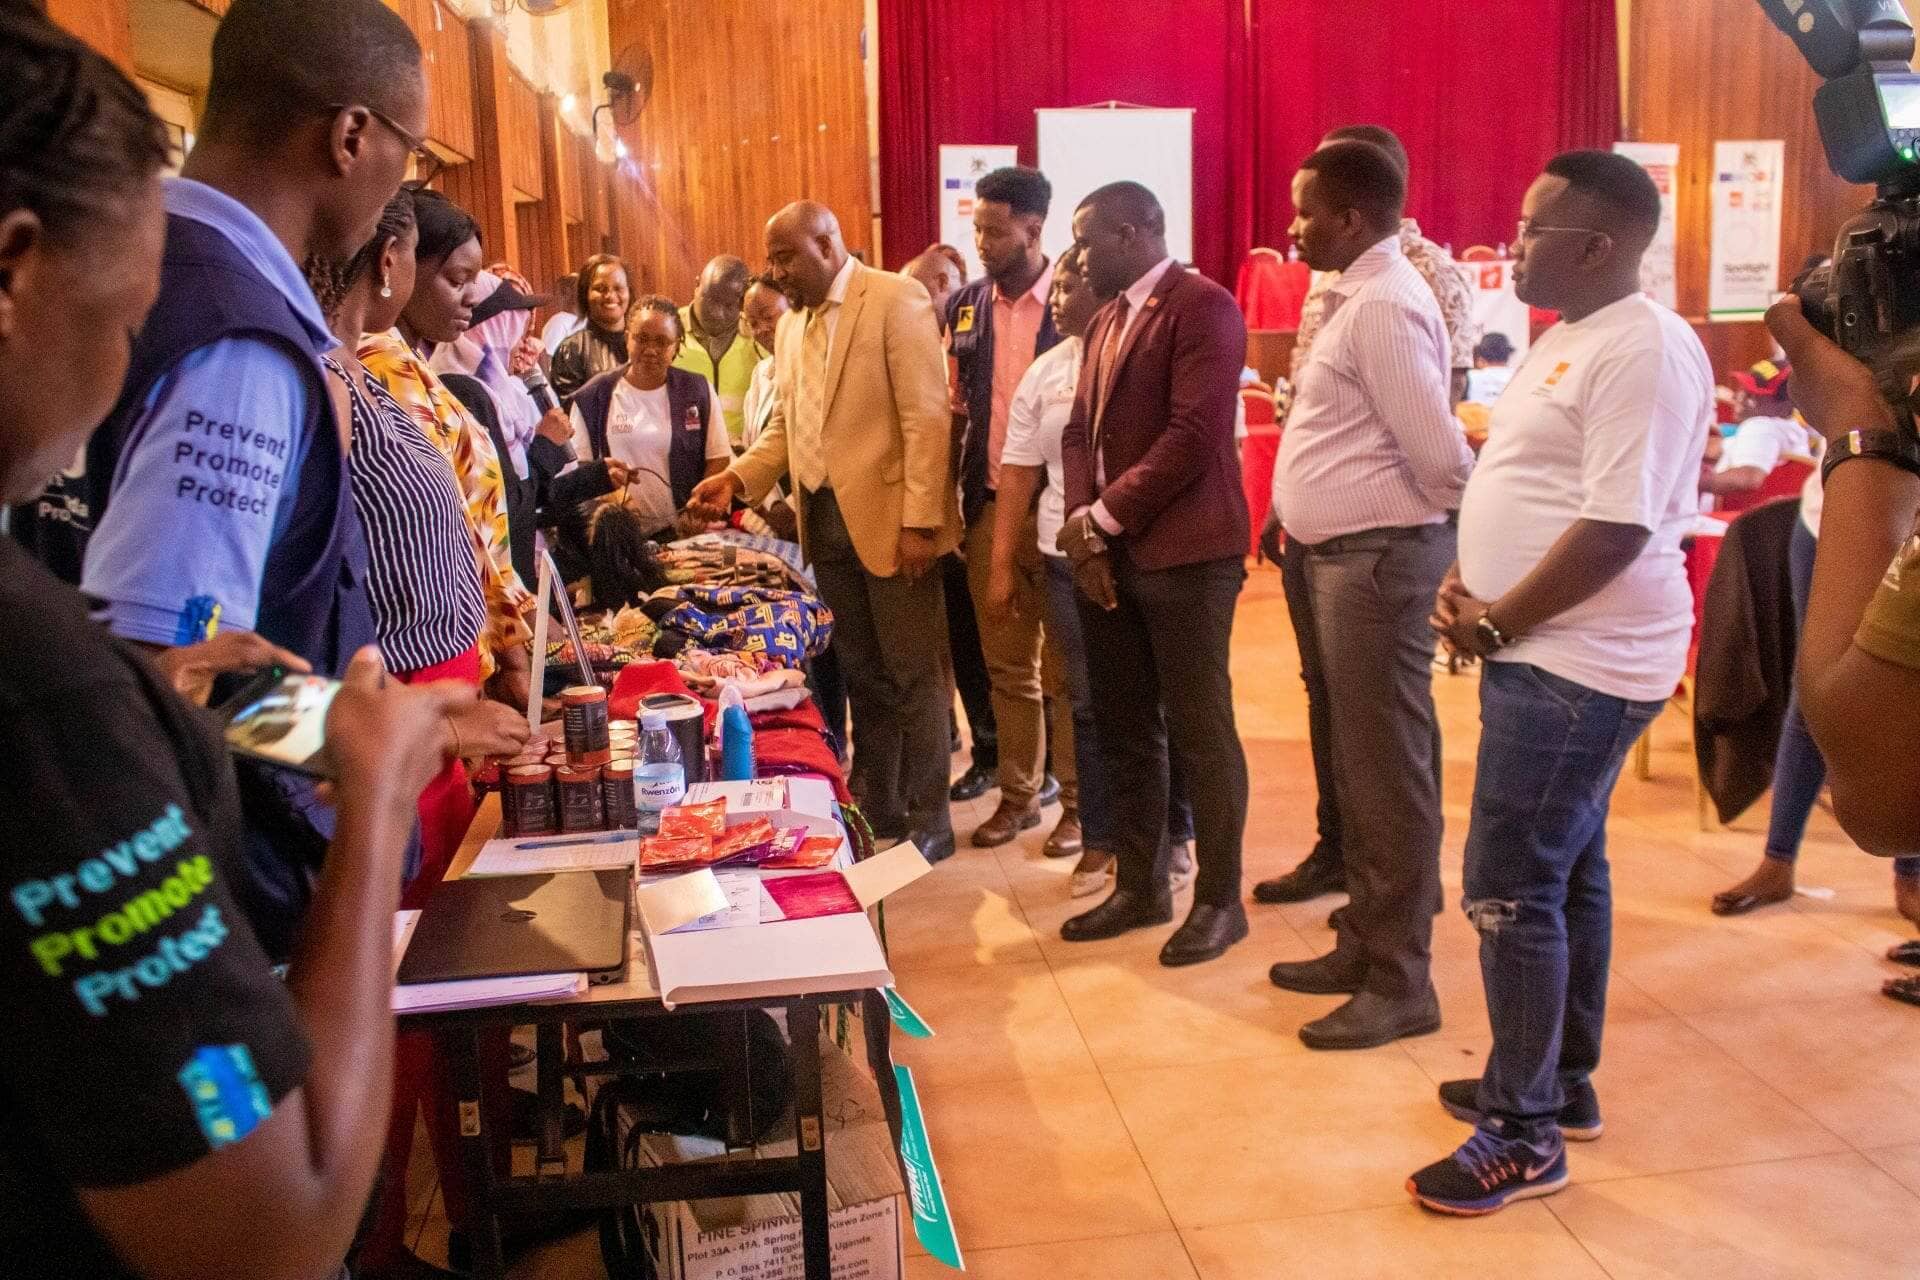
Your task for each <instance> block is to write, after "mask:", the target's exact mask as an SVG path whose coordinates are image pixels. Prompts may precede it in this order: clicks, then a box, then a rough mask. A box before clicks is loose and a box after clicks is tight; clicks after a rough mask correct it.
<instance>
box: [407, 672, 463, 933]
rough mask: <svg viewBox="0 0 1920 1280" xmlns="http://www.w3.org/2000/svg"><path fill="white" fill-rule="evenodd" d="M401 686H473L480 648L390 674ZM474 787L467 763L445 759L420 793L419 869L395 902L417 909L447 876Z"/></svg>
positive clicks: (409, 908) (461, 837) (457, 848)
mask: <svg viewBox="0 0 1920 1280" xmlns="http://www.w3.org/2000/svg"><path fill="white" fill-rule="evenodd" d="M395 678H396V679H398V680H399V681H400V682H401V683H403V684H431V683H432V682H434V681H436V680H460V681H464V682H465V683H467V684H470V685H473V686H475V687H476V688H477V687H478V686H479V684H480V650H479V648H478V647H477V646H476V647H474V648H471V649H468V650H467V651H466V652H465V653H463V654H461V655H460V656H459V657H457V658H453V659H450V660H449V661H446V662H443V663H441V664H440V665H438V666H434V667H424V668H422V669H421V670H419V671H409V672H407V673H406V674H404V675H398V676H396V677H395ZM473 808H474V806H473V788H472V787H471V786H469V785H468V783H467V769H466V766H465V765H463V764H462V763H460V761H458V760H450V761H448V762H447V767H446V768H444V769H442V770H441V771H440V773H439V776H437V777H436V778H434V780H433V781H432V782H429V783H428V784H427V788H426V790H424V791H422V792H421V793H420V848H421V859H420V871H419V873H418V874H417V875H415V876H414V877H413V879H412V880H410V881H408V882H407V885H406V888H405V889H404V890H403V891H402V892H401V895H400V905H401V907H402V908H403V909H406V910H417V909H418V908H420V907H423V906H425V905H426V899H427V895H428V894H429V893H431V892H432V891H433V887H434V886H435V885H437V884H439V883H440V881H441V880H442V879H443V878H444V877H445V876H446V874H447V868H448V867H450V866H452V865H453V855H454V854H456V853H458V852H459V851H460V842H461V841H462V840H464V839H466V838H467V827H468V825H469V824H471V823H472V822H473Z"/></svg>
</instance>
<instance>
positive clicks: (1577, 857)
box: [1462, 662, 1666, 1138]
mask: <svg viewBox="0 0 1920 1280" xmlns="http://www.w3.org/2000/svg"><path fill="white" fill-rule="evenodd" d="M1665 705H1666V704H1665V702H1664V701H1661V702H1629V701H1627V700H1626V699H1624V698H1615V697H1610V696H1608V695H1607V694H1604V693H1600V692H1598V691H1597V690H1594V689H1589V688H1587V687H1586V686H1584V685H1581V684H1576V683H1575V682H1573V681H1571V680H1565V679H1562V678H1561V677H1559V676H1556V675H1553V674H1551V673H1550V672H1547V671H1543V670H1541V669H1540V668H1539V667H1534V666H1528V665H1526V664H1524V663H1519V662H1489V663H1487V664H1486V666H1485V670H1484V671H1483V672H1482V674H1481V677H1480V760H1479V765H1478V769H1477V772H1476V775H1475V778H1474V786H1473V821H1472V824H1471V826H1469V828H1468V830H1467V855H1466V900H1465V902H1464V903H1463V904H1462V905H1463V906H1464V907H1465V909H1466V913H1467V918H1468V919H1470V920H1472V921H1473V924H1474V927H1475V928H1476V929H1477V930H1478V931H1479V933H1480V976H1481V980H1482V982H1483V983H1484V984H1485V987H1486V994H1487V1015H1488V1018H1489V1020H1490V1021H1491V1022H1492V1024H1493V1052H1492V1054H1490V1055H1489V1056H1488V1058H1487V1068H1486V1071H1485V1073H1484V1074H1483V1075H1482V1077H1481V1080H1480V1109H1481V1111H1482V1112H1483V1113H1484V1114H1485V1115H1486V1116H1488V1117H1489V1118H1497V1119H1499V1120H1500V1121H1501V1122H1502V1124H1503V1126H1504V1128H1505V1131H1506V1132H1507V1133H1508V1134H1509V1135H1511V1136H1520V1137H1526V1138H1544V1137H1545V1136H1546V1135H1547V1134H1548V1133H1549V1132H1550V1131H1551V1130H1552V1128H1553V1126H1554V1125H1555V1118H1556V1117H1557V1116H1558V1114H1559V1112H1560V1108H1561V1107H1562V1106H1563V1105H1564V1103H1565V1098H1566V1095H1565V1092H1564V1091H1565V1089H1566V1088H1567V1087H1568V1086H1573V1085H1578V1084H1580V1083H1582V1082H1583V1081H1585V1080H1586V1078H1587V1077H1588V1076H1589V1075H1591V1074H1592V1072H1593V1069H1594V1068H1595V1067H1596V1066H1598V1065H1599V1062H1600V1033H1601V1029H1602V1026H1603V1025H1604V1023H1605V1021H1606V1011H1607V966H1608V963H1609V961H1610V959H1611V956H1612V950H1613V887H1612V883H1611V877H1610V873H1609V869H1608V866H1607V806H1608V804H1609V802H1610V801H1611V799H1612V797H1613V785H1614V783H1615V781H1616V780H1618V778H1619V777H1620V766H1621V764H1622V763H1623V762H1624V761H1625V760H1626V758H1627V751H1628V750H1629V749H1630V748H1631V747H1632V746H1633V743H1634V740H1635V739H1637V738H1638V737H1639V736H1640V734H1641V732H1642V731H1643V730H1644V729H1645V728H1646V727H1647V725H1648V724H1649V723H1651V722H1652V720H1653V718H1654V717H1655V716H1657V715H1659V714H1660V709H1661V708H1662V707H1663V706H1665Z"/></svg>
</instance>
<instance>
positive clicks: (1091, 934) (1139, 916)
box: [1060, 889, 1173, 942]
mask: <svg viewBox="0 0 1920 1280" xmlns="http://www.w3.org/2000/svg"><path fill="white" fill-rule="evenodd" d="M1172 919H1173V898H1172V896H1171V895H1170V894H1162V895H1160V896H1159V897H1154V896H1151V895H1149V894H1144V893H1135V892H1134V891H1133V890H1131V889H1115V890H1114V891H1113V893H1112V894H1111V895H1110V896H1109V897H1108V898H1107V900H1106V901H1105V902H1103V903H1101V904H1100V905H1099V906H1097V907H1095V908H1094V909H1093V910H1091V911H1089V912H1087V913H1085V914H1084V915H1077V916H1075V917H1073V919H1071V920H1069V921H1067V922H1066V923H1065V924H1063V925H1061V926H1060V936H1061V937H1062V938H1064V939H1065V940H1066V941H1068V942H1098V941H1100V940H1101V939H1102V938H1117V937H1119V936H1120V935H1121V934H1123V933H1126V932H1127V931H1128V930H1130V929H1145V928H1149V927H1150V926H1152V925H1156V924H1167V923H1168V922H1170V921H1171V920H1172Z"/></svg>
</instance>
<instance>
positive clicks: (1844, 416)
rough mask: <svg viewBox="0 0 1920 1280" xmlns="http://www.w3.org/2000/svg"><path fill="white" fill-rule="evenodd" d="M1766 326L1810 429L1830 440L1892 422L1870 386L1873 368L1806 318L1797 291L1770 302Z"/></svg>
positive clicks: (1883, 402) (1887, 427) (1885, 427)
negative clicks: (1787, 368) (1784, 357)
mask: <svg viewBox="0 0 1920 1280" xmlns="http://www.w3.org/2000/svg"><path fill="white" fill-rule="evenodd" d="M1767 328H1768V329H1770V330H1771V331H1772V332H1773V337H1774V340H1775V341H1776V342H1778V343H1779V344H1780V347H1781V349H1782V350H1784V351H1785V352H1786V353H1787V362H1788V363H1789V364H1791V365H1792V366H1793V399H1794V402H1795V403H1796V404H1797V405H1798V406H1799V408H1800V413H1801V416H1803V417H1804V418H1806V420H1807V422H1808V424H1809V425H1810V426H1812V427H1813V429H1814V430H1815V431H1818V432H1819V433H1820V434H1821V435H1822V436H1824V437H1825V438H1827V439H1828V440H1833V439H1837V438H1838V437H1840V436H1843V435H1845V434H1847V432H1849V431H1871V430H1882V431H1884V430H1891V429H1893V428H1894V427H1895V426H1896V420H1895V417H1894V412H1893V409H1892V408H1891V407H1890V406H1889V405H1888V404H1887V402H1886V400H1885V399H1884V398H1883V397H1882V396H1881V394H1880V390H1879V388H1878V387H1877V386H1875V385H1874V380H1873V371H1872V370H1871V369H1868V368H1867V366H1866V365H1864V364H1861V363H1860V362H1859V361H1858V360H1856V359H1854V358H1853V357H1852V356H1850V355H1848V354H1847V353H1846V352H1845V351H1844V350H1842V349H1841V348H1840V346H1839V345H1838V344H1837V343H1835V342H1833V341H1832V340H1831V339H1829V338H1828V337H1827V336H1826V335H1825V334H1822V333H1821V332H1820V331H1819V330H1818V329H1815V328H1814V327H1813V326H1812V325H1811V324H1809V323H1807V317H1806V315H1805V314H1804V313H1803V312H1802V311H1801V310H1800V299H1799V298H1798V297H1797V296H1795V295H1794V294H1791V293H1790V294H1788V295H1787V296H1786V297H1784V298H1782V299H1780V301H1778V302H1776V303H1774V304H1773V306H1772V308H1771V309H1770V310H1768V312H1767ZM1898 425H1900V426H1910V424H1898Z"/></svg>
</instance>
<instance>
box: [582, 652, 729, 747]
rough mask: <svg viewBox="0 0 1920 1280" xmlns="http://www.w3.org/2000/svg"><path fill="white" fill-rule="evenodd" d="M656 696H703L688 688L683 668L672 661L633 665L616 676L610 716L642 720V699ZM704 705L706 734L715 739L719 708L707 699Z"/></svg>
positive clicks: (630, 663)
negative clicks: (714, 728) (715, 724)
mask: <svg viewBox="0 0 1920 1280" xmlns="http://www.w3.org/2000/svg"><path fill="white" fill-rule="evenodd" d="M656 693H679V694H684V695H686V696H687V697H689V698H699V697H700V695H699V694H697V693H695V692H694V691H693V690H692V689H689V688H688V687H687V682H686V681H685V680H682V679H681V678H680V668H678V667H676V666H674V665H673V664H672V663H671V662H629V663H628V664H627V665H626V666H624V667H622V668H620V674H619V675H618V676H616V677H614V681H613V689H612V691H611V692H609V693H608V694H607V714H608V715H609V716H610V717H612V718H613V719H615V720H638V719H639V718H640V701H641V699H643V698H646V697H649V696H650V695H652V694H656ZM700 705H701V707H702V708H703V709H704V711H705V716H704V722H705V724H704V729H703V732H704V733H706V734H707V735H708V736H709V737H711V736H712V734H713V721H714V716H715V715H716V714H717V708H716V707H715V706H714V704H713V703H711V702H708V701H707V700H706V699H705V698H701V699H700Z"/></svg>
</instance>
